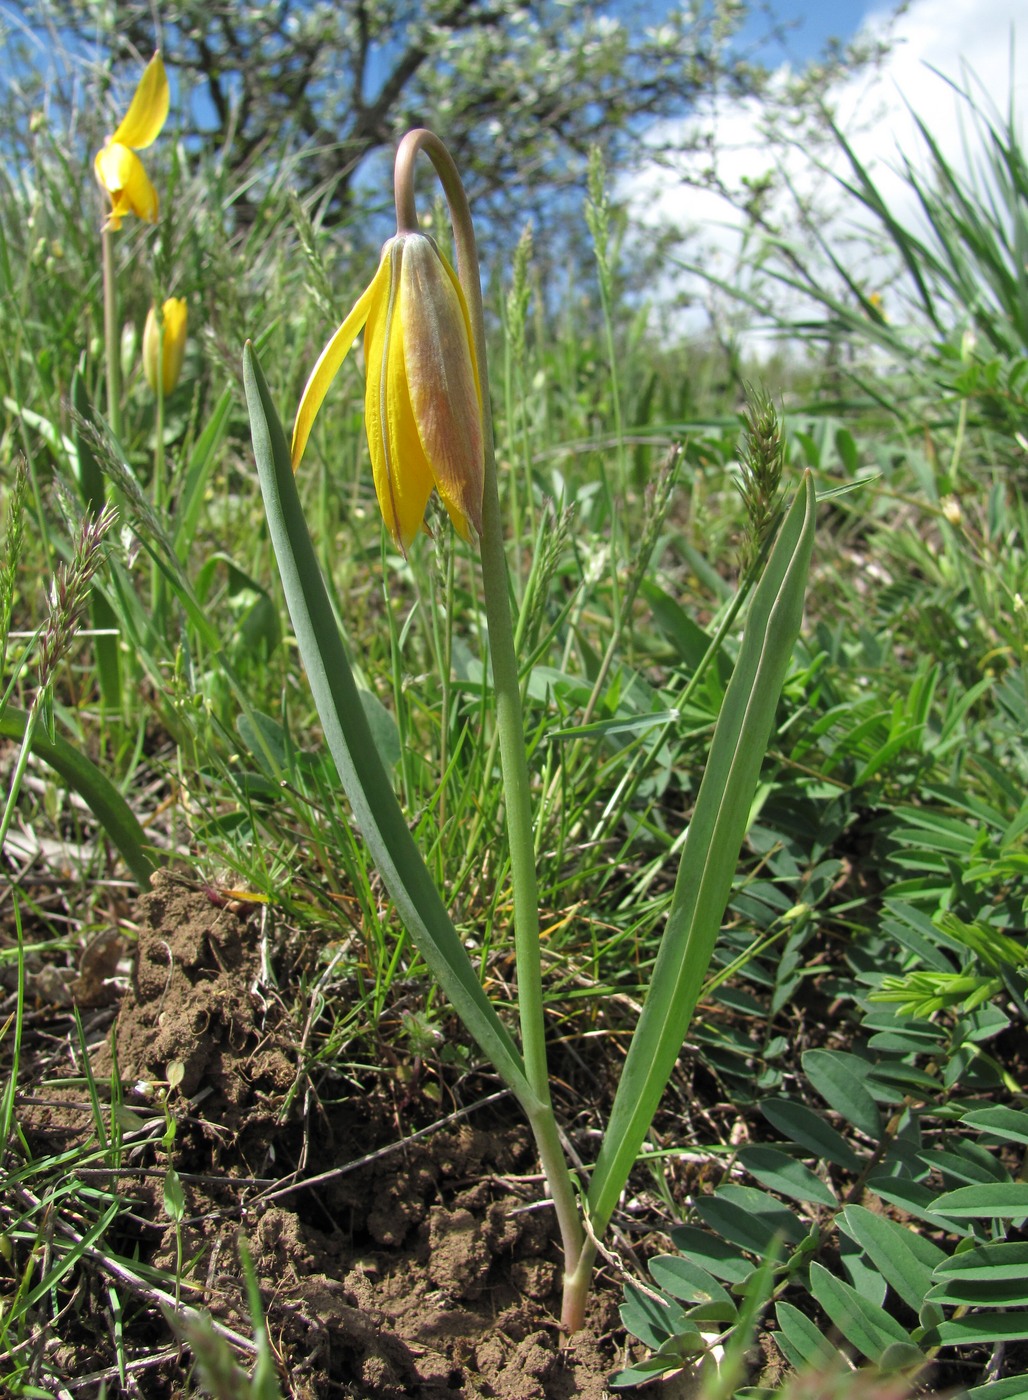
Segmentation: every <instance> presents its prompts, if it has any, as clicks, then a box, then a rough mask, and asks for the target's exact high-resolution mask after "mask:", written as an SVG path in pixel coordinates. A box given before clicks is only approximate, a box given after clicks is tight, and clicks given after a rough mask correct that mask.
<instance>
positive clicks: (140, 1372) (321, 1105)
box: [20, 875, 625, 1400]
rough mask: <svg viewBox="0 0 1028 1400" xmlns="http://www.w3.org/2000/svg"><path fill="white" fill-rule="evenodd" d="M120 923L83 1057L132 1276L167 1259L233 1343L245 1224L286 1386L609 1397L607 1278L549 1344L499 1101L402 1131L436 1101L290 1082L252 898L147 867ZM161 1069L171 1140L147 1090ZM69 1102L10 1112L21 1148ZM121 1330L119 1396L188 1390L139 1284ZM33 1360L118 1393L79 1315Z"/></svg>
mask: <svg viewBox="0 0 1028 1400" xmlns="http://www.w3.org/2000/svg"><path fill="white" fill-rule="evenodd" d="M137 922H138V929H139V931H138V944H137V947H136V951H135V959H134V970H133V974H132V978H131V985H130V987H129V988H128V990H126V991H125V992H124V994H123V995H122V997H121V999H120V1002H119V1004H118V1005H117V1014H116V1019H115V1020H114V1022H113V1024H112V1025H111V1027H110V1031H109V1033H108V1034H106V1035H103V1036H102V1037H101V1038H100V1039H99V1042H98V1044H97V1046H96V1048H95V1050H94V1051H93V1054H92V1070H93V1074H94V1076H95V1078H96V1081H97V1084H98V1085H100V1086H103V1085H105V1084H107V1083H109V1082H110V1081H111V1078H112V1070H113V1069H114V1065H115V1060H114V1057H115V1056H116V1062H117V1078H118V1079H119V1080H120V1082H121V1083H122V1084H124V1085H126V1086H134V1087H133V1088H132V1089H131V1092H128V1091H126V1096H125V1100H124V1103H123V1104H122V1105H121V1106H120V1107H118V1108H117V1110H116V1113H115V1123H116V1126H118V1125H120V1126H121V1128H122V1131H123V1132H124V1134H125V1140H124V1144H123V1151H122V1155H121V1168H120V1175H119V1177H118V1180H117V1187H118V1190H119V1192H120V1193H121V1194H122V1196H123V1197H127V1198H128V1199H129V1201H130V1202H131V1204H130V1205H129V1206H128V1207H127V1208H126V1209H125V1210H124V1211H123V1212H122V1214H121V1215H120V1216H119V1219H118V1222H117V1223H116V1226H115V1227H114V1234H113V1236H109V1237H108V1238H109V1239H110V1242H111V1244H112V1245H113V1246H114V1247H115V1248H116V1249H117V1254H118V1257H120V1258H130V1259H131V1258H133V1257H134V1258H135V1260H136V1261H138V1267H137V1271H136V1272H137V1274H138V1275H139V1277H140V1278H142V1279H144V1280H146V1279H152V1278H153V1277H154V1275H152V1274H151V1273H148V1272H147V1269H148V1267H149V1269H153V1268H159V1269H161V1270H163V1271H167V1273H169V1274H172V1275H173V1274H174V1273H175V1272H176V1270H178V1272H179V1273H180V1274H181V1276H182V1278H183V1279H184V1281H185V1282H184V1286H183V1289H182V1295H181V1296H182V1301H183V1303H188V1304H189V1305H191V1306H194V1307H200V1308H203V1309H206V1310H209V1312H210V1315H211V1316H212V1317H213V1318H214V1319H215V1320H216V1321H217V1322H218V1323H220V1324H221V1325H223V1326H224V1327H227V1328H230V1329H232V1330H233V1331H234V1332H236V1333H238V1334H242V1335H244V1336H251V1335H252V1328H251V1326H250V1321H249V1316H248V1312H247V1309H246V1306H245V1303H244V1299H245V1296H246V1293H245V1284H244V1281H243V1273H242V1269H241V1266H240V1260H239V1248H238V1240H239V1236H240V1235H242V1236H243V1237H244V1238H245V1241H246V1244H247V1246H248V1248H249V1251H250V1254H251V1256H252V1259H253V1264H254V1268H255V1271H256V1275H257V1279H258V1281H259V1285H260V1293H261V1300H262V1305H263V1308H264V1311H265V1315H266V1318H267V1326H268V1333H269V1337H270V1340H271V1344H272V1347H273V1350H274V1353H275V1356H276V1358H277V1362H278V1366H279V1371H280V1378H281V1384H282V1385H283V1389H284V1391H285V1393H286V1394H288V1395H291V1396H295V1397H318V1400H330V1397H336V1396H355V1397H362V1398H363V1400H399V1397H422V1400H436V1398H437V1397H438V1398H439V1400H442V1397H447V1400H454V1397H464V1396H466V1397H471V1396H483V1397H484V1396H489V1397H506V1398H507V1400H564V1397H573V1396H578V1397H589V1398H590V1400H599V1397H602V1396H605V1395H607V1394H609V1393H610V1392H609V1391H608V1388H607V1377H608V1376H609V1375H610V1373H611V1372H612V1371H613V1370H615V1369H616V1368H617V1367H618V1366H619V1365H620V1364H623V1362H624V1360H625V1355H624V1334H623V1332H622V1331H621V1330H620V1329H619V1325H618V1313H617V1306H618V1303H619V1302H620V1296H621V1294H620V1287H618V1286H615V1284H614V1282H613V1281H612V1280H610V1279H606V1278H604V1276H603V1275H602V1274H601V1275H600V1276H599V1277H598V1280H597V1287H596V1289H595V1290H594V1296H593V1301H592V1308H591V1312H590V1316H589V1326H588V1328H587V1329H586V1330H585V1331H583V1332H582V1333H580V1334H579V1335H577V1336H576V1337H575V1338H574V1339H573V1340H572V1341H571V1343H570V1344H569V1343H568V1342H567V1339H565V1338H562V1336H561V1333H560V1330H559V1328H558V1326H557V1325H556V1321H555V1319H556V1317H557V1315H558V1312H559V1301H560V1299H559V1278H560V1267H559V1252H558V1250H557V1248H556V1244H555V1238H554V1233H555V1232H554V1223H553V1218H552V1213H551V1211H550V1210H549V1209H548V1207H547V1206H546V1204H545V1202H543V1201H542V1200H541V1199H540V1197H541V1184H540V1181H539V1178H538V1177H537V1176H536V1175H535V1172H536V1165H535V1156H534V1152H533V1149H532V1145H531V1141H530V1138H529V1135H528V1132H527V1130H526V1128H525V1127H524V1126H523V1124H522V1123H521V1121H520V1116H519V1112H518V1110H517V1106H516V1105H515V1104H514V1102H513V1101H512V1100H511V1099H510V1098H509V1097H505V1096H503V1095H501V1094H497V1093H496V1092H495V1090H496V1086H495V1085H489V1084H487V1083H486V1084H483V1083H480V1084H478V1085H477V1086H476V1087H477V1088H478V1089H479V1090H480V1091H481V1092H480V1093H479V1094H478V1097H479V1098H484V1099H486V1100H487V1102H486V1103H485V1106H484V1107H481V1108H480V1109H478V1110H477V1111H475V1112H471V1113H467V1114H466V1115H465V1114H463V1113H461V1112H458V1113H456V1114H455V1115H452V1120H453V1121H451V1122H450V1123H448V1124H447V1125H446V1126H444V1127H440V1128H438V1129H437V1130H435V1131H429V1132H427V1133H425V1134H424V1135H423V1136H418V1137H413V1136H412V1135H413V1133H414V1131H415V1130H416V1129H420V1128H422V1127H423V1126H424V1124H425V1122H427V1121H428V1120H429V1119H430V1118H433V1117H434V1118H435V1119H437V1120H438V1119H443V1120H445V1119H446V1118H447V1113H446V1109H445V1108H440V1106H439V1105H438V1104H433V1103H432V1102H431V1101H430V1100H428V1099H425V1098H424V1097H422V1096H418V1095H414V1094H412V1092H411V1089H410V1076H409V1074H401V1073H400V1072H399V1069H398V1070H397V1071H396V1072H394V1073H393V1074H390V1075H383V1074H382V1073H381V1072H380V1071H378V1070H377V1069H372V1070H371V1071H369V1074H368V1077H367V1084H366V1085H362V1084H361V1083H360V1082H359V1081H357V1080H355V1081H353V1082H350V1083H342V1082H340V1083H336V1084H334V1085H330V1084H329V1082H328V1077H327V1076H325V1077H324V1078H323V1080H322V1082H321V1083H320V1084H316V1083H315V1082H313V1080H312V1079H310V1078H308V1075H307V1073H306V1071H305V1069H304V1067H303V1063H304V1047H303V1045H302V1044H301V1043H299V1042H298V1032H297V1029H296V1026H295V1020H294V1017H292V1016H291V1015H290V1014H289V1013H288V1011H287V1008H286V1006H285V1005H284V1003H283V1001H282V1000H281V999H280V996H279V993H278V991H277V990H276V988H275V986H274V979H273V977H272V976H271V975H270V969H269V966H268V952H267V949H266V948H265V946H264V944H263V941H262V928H261V914H260V911H258V912H257V913H256V914H255V912H254V907H253V906H252V905H250V906H247V905H239V904H234V903H233V902H232V901H231V900H226V899H224V898H222V897H220V896H217V895H215V894H214V893H213V892H211V893H204V892H197V891H196V890H192V889H189V888H186V887H184V886H182V885H180V884H177V883H176V882H175V881H174V880H173V879H172V878H171V877H170V876H168V875H161V876H158V877H157V879H156V880H155V883H154V889H153V891H152V892H151V893H149V894H147V895H144V896H143V897H142V898H141V900H140V901H139V907H138V911H137ZM111 956H112V955H111V953H110V951H108V963H109V962H110V958H111ZM100 966H101V967H102V966H103V964H102V962H101V964H100ZM101 980H102V979H101ZM94 981H96V979H95V978H94ZM78 990H79V991H82V992H85V991H87V990H88V988H86V987H85V986H83V987H80V988H78ZM94 991H95V988H94ZM97 999H99V1000H101V1001H102V999H103V998H102V996H99V997H98V998H97ZM100 1017H101V1020H102V1012H101V1013H100ZM179 1077H180V1082H179V1084H178V1087H177V1088H176V1089H173V1090H172V1091H171V1093H170V1094H169V1095H168V1098H167V1107H168V1115H169V1116H170V1117H171V1118H173V1120H174V1140H173V1141H172V1142H170V1143H168V1142H166V1141H164V1139H165V1138H166V1128H167V1121H166V1119H165V1117H164V1116H163V1110H162V1109H161V1107H160V1105H161V1093H160V1086H161V1085H163V1084H166V1083H167V1081H168V1079H169V1078H171V1079H172V1080H174V1079H175V1078H179ZM490 1089H491V1090H493V1091H494V1092H493V1093H490V1092H489V1090H490ZM329 1093H331V1100H330V1098H329ZM81 1099H82V1094H81V1091H77V1092H76V1093H75V1094H74V1095H68V1096H67V1098H65V1097H64V1096H63V1095H62V1094H61V1093H58V1094H57V1095H56V1096H55V1094H54V1093H53V1091H50V1092H48V1093H47V1094H46V1097H45V1098H44V1097H43V1096H42V1095H40V1096H39V1098H38V1099H36V1100H35V1101H32V1099H31V1098H30V1101H29V1102H28V1103H26V1104H25V1105H24V1106H23V1108H22V1110H21V1113H20V1121H21V1124H22V1128H23V1130H24V1131H25V1133H26V1135H27V1136H28V1137H29V1139H30V1141H31V1142H32V1143H33V1146H34V1147H35V1148H36V1149H37V1150H40V1149H45V1150H50V1151H58V1150H61V1149H64V1148H67V1147H68V1146H69V1145H70V1144H72V1143H73V1142H75V1141H76V1140H82V1137H83V1134H84V1133H89V1132H91V1131H92V1127H91V1121H92V1120H91V1117H90V1115H89V1114H88V1113H86V1112H84V1111H83V1110H84V1105H82V1103H81ZM490 1099H491V1100H492V1101H491V1102H489V1101H488V1100H490ZM427 1109H430V1110H431V1113H429V1112H427V1111H426V1110H427ZM169 1166H173V1167H174V1169H175V1171H176V1172H177V1173H178V1176H179V1179H180V1180H181V1182H182V1186H183V1191H184V1197H185V1206H184V1218H183V1219H182V1220H181V1221H180V1222H179V1223H178V1224H177V1225H176V1223H175V1222H174V1221H173V1220H172V1219H170V1218H169V1214H168V1210H167V1208H166V1206H165V1197H164V1192H165V1188H166V1178H167V1171H168V1168H169ZM109 1184H111V1183H109ZM179 1259H181V1261H182V1265H181V1268H180V1269H179V1268H178V1265H177V1260H179ZM103 1272H104V1271H103V1269H102V1268H101V1269H100V1270H99V1271H98V1274H97V1278H96V1280H95V1282H94V1284H93V1292H94V1294H95V1298H94V1301H95V1303H96V1306H97V1307H102V1306H103V1304H102V1302H101V1301H100V1300H101V1298H102V1295H103V1288H104V1285H105V1283H106V1282H109V1281H110V1280H109V1279H104V1278H103V1277H102V1275H103ZM131 1291H132V1290H130V1292H131ZM172 1311H174V1310H172ZM124 1342H125V1351H124V1354H125V1356H127V1358H128V1359H129V1361H130V1363H132V1365H131V1367H130V1371H129V1375H130V1378H131V1379H130V1384H129V1389H128V1390H127V1391H125V1392H124V1393H127V1394H137V1395H142V1396H146V1397H148V1398H149V1397H153V1400H159V1398H160V1397H165V1396H167V1397H172V1396H178V1395H182V1394H184V1393H186V1392H187V1389H188V1383H189V1381H190V1379H191V1376H192V1360H191V1353H190V1351H189V1350H188V1349H186V1350H184V1351H180V1350H177V1349H176V1346H175V1339H174V1336H173V1333H172V1332H171V1330H170V1329H169V1327H168V1325H167V1323H166V1322H165V1320H164V1318H162V1316H161V1308H160V1307H159V1304H158V1301H157V1296H156V1293H154V1294H153V1295H152V1296H150V1297H148V1296H147V1291H146V1287H145V1286H144V1287H142V1288H141V1289H138V1288H137V1289H136V1290H135V1296H132V1297H129V1298H127V1299H126V1316H125V1336H124ZM242 1360H243V1361H244V1364H245V1363H246V1362H247V1360H248V1358H246V1357H245V1356H243V1357H242ZM51 1364H52V1367H53V1369H54V1371H55V1372H58V1373H62V1374H63V1375H64V1376H66V1377H67V1378H68V1379H69V1380H70V1382H71V1385H72V1386H73V1387H74V1389H73V1391H72V1393H77V1394H82V1393H95V1391H93V1392H90V1391H88V1390H87V1391H86V1392H83V1391H82V1389H81V1387H80V1384H76V1379H75V1378H79V1382H81V1379H82V1378H83V1377H85V1376H87V1375H92V1376H94V1377H96V1378H97V1379H99V1378H100V1377H101V1376H107V1377H110V1378H111V1379H110V1380H109V1381H108V1394H111V1395H113V1394H116V1393H119V1391H118V1388H117V1384H116V1383H115V1381H116V1375H117V1373H116V1371H115V1370H114V1362H113V1352H112V1348H111V1346H110V1343H109V1340H108V1339H106V1338H105V1337H103V1336H99V1335H98V1334H97V1329H96V1327H95V1326H93V1327H90V1326H89V1320H88V1317H85V1316H80V1317H79V1318H78V1320H77V1323H76V1324H75V1325H73V1326H70V1327H69V1328H67V1329H66V1330H65V1333H64V1337H63V1340H62V1348H61V1354H60V1355H55V1356H54V1357H53V1358H52V1363H51Z"/></svg>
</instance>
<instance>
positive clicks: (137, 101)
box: [93, 52, 169, 229]
mask: <svg viewBox="0 0 1028 1400" xmlns="http://www.w3.org/2000/svg"><path fill="white" fill-rule="evenodd" d="M168 100H169V99H168V75H167V74H166V73H165V71H164V62H163V60H162V59H161V55H160V53H159V52H158V53H155V54H154V56H153V58H151V60H150V62H149V63H148V64H147V65H146V70H145V72H144V73H143V76H142V78H141V79H140V80H139V86H138V87H137V88H136V91H135V95H134V97H133V98H132V101H131V103H130V104H129V109H128V111H127V112H126V114H125V119H124V121H122V123H121V124H120V126H119V127H118V129H117V131H115V133H114V135H113V136H109V137H108V139H107V141H106V143H105V145H104V146H103V148H102V149H101V150H99V151H97V153H96V157H95V158H94V161H93V168H94V170H95V171H96V178H97V180H98V181H99V183H100V186H101V188H102V189H105V190H106V191H107V193H108V194H109V195H110V197H111V212H110V214H109V215H108V216H107V222H106V224H105V225H104V227H105V228H111V229H119V228H121V221H122V218H123V217H124V216H125V215H126V214H135V215H136V216H137V217H138V218H140V219H145V220H146V221H147V223H151V224H152V223H155V222H156V219H157V211H158V208H159V204H160V201H159V200H158V198H157V191H156V190H155V189H154V187H153V185H152V184H151V183H150V178H149V176H148V175H147V173H146V171H145V170H144V169H143V162H142V161H141V160H140V159H139V157H138V156H137V155H136V152H137V151H143V150H145V149H146V147H147V146H149V145H151V144H152V143H153V142H154V141H155V140H156V139H157V137H158V135H159V134H160V130H161V127H162V126H163V125H164V123H165V120H166V119H167V116H168Z"/></svg>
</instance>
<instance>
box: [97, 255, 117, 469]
mask: <svg viewBox="0 0 1028 1400" xmlns="http://www.w3.org/2000/svg"><path fill="white" fill-rule="evenodd" d="M100 242H101V246H102V248H103V270H104V353H105V355H106V361H107V422H108V423H109V425H110V429H111V432H112V434H113V435H114V439H115V441H116V442H120V441H121V332H120V331H119V328H118V283H117V279H116V277H115V272H114V237H113V235H112V233H111V230H110V229H109V228H105V229H104V230H103V232H102V233H101V234H100Z"/></svg>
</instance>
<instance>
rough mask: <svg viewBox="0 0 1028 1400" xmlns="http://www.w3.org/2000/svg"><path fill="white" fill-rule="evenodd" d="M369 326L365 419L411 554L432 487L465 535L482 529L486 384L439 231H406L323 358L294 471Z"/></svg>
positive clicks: (386, 498)
mask: <svg viewBox="0 0 1028 1400" xmlns="http://www.w3.org/2000/svg"><path fill="white" fill-rule="evenodd" d="M361 327H366V329H365V334H364V359H365V364H366V368H367V387H366V391H365V398H364V420H365V427H366V429H367V434H368V446H369V448H370V452H371V470H372V473H373V475H374V479H375V493H376V495H377V496H378V504H379V508H380V509H381V511H382V516H383V518H384V520H385V523H386V525H387V527H388V529H389V533H390V534H391V535H392V537H393V539H394V540H395V541H396V543H397V544H398V545H399V547H400V550H401V551H402V552H403V554H404V555H406V553H407V550H408V549H409V548H410V545H411V543H412V542H413V540H414V537H415V535H416V534H417V533H418V530H419V529H420V528H421V526H422V524H423V523H424V518H425V507H426V506H427V504H428V498H429V496H430V495H431V494H432V488H433V487H435V489H436V490H437V491H438V492H439V495H440V497H441V499H442V502H443V505H444V506H445V507H446V509H447V511H448V512H449V516H450V519H451V520H452V521H453V524H454V526H455V527H456V529H457V530H458V532H459V533H460V534H461V535H462V536H463V538H464V539H466V540H468V541H469V543H470V542H471V540H472V529H474V530H475V531H476V532H478V533H479V534H480V533H481V530H482V492H483V483H484V472H485V447H484V443H485V437H484V431H483V426H482V392H481V386H480V385H479V382H478V364H477V360H476V356H475V347H474V338H473V335H472V331H471V322H470V319H469V317H468V309H467V305H466V303H465V301H464V293H463V292H462V291H461V288H460V283H459V282H458V281H457V275H456V273H455V272H454V270H453V268H452V267H451V266H450V264H449V263H448V262H447V261H446V259H445V258H444V257H443V256H442V255H441V254H440V252H439V250H438V248H437V247H436V245H435V243H434V242H433V241H432V239H431V238H429V237H427V236H426V235H425V234H422V233H398V234H397V235H396V237H395V238H390V239H389V241H388V243H386V245H385V247H384V248H383V249H382V259H381V262H380V263H379V266H378V271H377V272H376V274H375V276H374V279H373V280H372V283H371V286H370V287H368V289H367V291H365V292H364V294H363V295H362V296H361V297H360V299H359V300H358V302H357V304H356V306H355V307H354V308H353V310H352V311H351V312H350V314H349V316H347V318H346V320H345V321H344V322H343V324H342V325H341V326H340V327H339V329H338V330H337V331H336V333H335V335H334V336H333V337H332V339H331V340H330V341H329V343H328V344H327V345H326V346H325V349H324V350H323V351H322V353H321V356H320V358H319V360H318V362H317V364H316V365H315V366H314V369H313V371H312V373H311V377H310V379H308V381H307V387H306V388H305V389H304V391H303V396H302V398H301V399H300V407H299V408H298V410H297V414H296V424H295V426H294V428H293V446H292V458H293V469H294V471H295V469H296V467H297V465H298V464H299V461H300V458H301V457H302V456H303V452H304V448H305V447H306V446H307V439H308V437H309V436H310V432H311V427H312V426H313V423H314V419H315V417H316V416H317V413H318V410H319V409H320V407H321V405H322V403H323V401H324V398H325V395H326V393H327V392H328V388H329V385H330V384H331V383H332V380H333V379H334V378H335V376H336V374H337V372H338V370H339V367H340V365H341V364H342V363H343V360H344V359H345V358H346V355H347V354H348V352H349V350H350V347H351V346H352V345H353V342H354V340H355V339H356V338H357V334H358V332H359V331H360V330H361Z"/></svg>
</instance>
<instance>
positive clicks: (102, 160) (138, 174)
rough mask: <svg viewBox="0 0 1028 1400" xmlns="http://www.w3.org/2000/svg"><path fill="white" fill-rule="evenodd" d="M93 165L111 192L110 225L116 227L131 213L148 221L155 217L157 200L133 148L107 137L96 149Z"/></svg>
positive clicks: (157, 206) (154, 219) (97, 175)
mask: <svg viewBox="0 0 1028 1400" xmlns="http://www.w3.org/2000/svg"><path fill="white" fill-rule="evenodd" d="M93 168H94V169H95V171H96V178H97V179H98V180H99V182H100V184H101V185H102V186H103V188H104V189H105V190H106V191H107V193H108V194H109V195H110V196H111V203H112V204H113V206H114V207H113V209H112V211H111V216H110V219H109V220H108V223H109V226H110V227H111V228H118V227H119V225H120V223H121V219H122V217H123V216H124V215H125V214H130V213H131V214H135V215H136V216H137V217H138V218H140V219H145V220H146V221H147V223H150V224H152V223H154V222H155V221H156V219H157V211H158V208H159V207H160V201H159V200H158V198H157V191H156V190H155V189H154V187H153V185H151V183H150V179H149V177H148V175H147V173H146V171H145V170H144V169H143V162H142V161H141V160H140V159H139V157H138V156H137V155H136V153H135V151H131V150H129V148H128V146H123V145H122V144H121V143H120V142H118V141H108V143H107V145H106V146H104V148H103V150H102V151H97V153H96V158H95V160H94V161H93Z"/></svg>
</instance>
